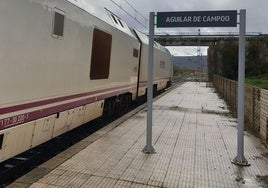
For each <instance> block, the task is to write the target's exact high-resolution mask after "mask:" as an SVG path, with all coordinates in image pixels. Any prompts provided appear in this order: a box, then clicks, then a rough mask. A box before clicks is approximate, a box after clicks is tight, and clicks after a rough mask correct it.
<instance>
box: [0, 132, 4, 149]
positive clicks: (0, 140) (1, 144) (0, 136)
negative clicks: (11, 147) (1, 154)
mask: <svg viewBox="0 0 268 188" xmlns="http://www.w3.org/2000/svg"><path fill="white" fill-rule="evenodd" d="M3 141H4V135H3V134H1V135H0V150H1V149H2V147H3Z"/></svg>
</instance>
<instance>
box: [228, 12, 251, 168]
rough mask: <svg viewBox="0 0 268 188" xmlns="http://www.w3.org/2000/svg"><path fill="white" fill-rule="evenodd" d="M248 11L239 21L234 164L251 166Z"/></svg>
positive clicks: (241, 13)
mask: <svg viewBox="0 0 268 188" xmlns="http://www.w3.org/2000/svg"><path fill="white" fill-rule="evenodd" d="M245 35H246V10H240V20H239V65H238V132H237V156H236V157H235V158H234V159H233V160H232V163H234V164H238V165H243V166H249V165H250V164H249V163H248V161H247V160H246V159H245V157H244V114H245V104H244V103H245V49H246V44H245V43H246V39H245Z"/></svg>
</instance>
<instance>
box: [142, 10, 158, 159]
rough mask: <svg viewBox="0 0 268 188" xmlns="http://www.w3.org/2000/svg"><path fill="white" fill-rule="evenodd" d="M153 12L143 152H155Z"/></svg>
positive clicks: (152, 16)
mask: <svg viewBox="0 0 268 188" xmlns="http://www.w3.org/2000/svg"><path fill="white" fill-rule="evenodd" d="M154 19H155V13H154V12H150V26H149V59H148V60H149V63H148V85H147V135H146V146H145V147H144V148H143V152H144V153H149V154H152V153H155V150H154V148H153V146H152V126H153V120H152V119H153V117H152V116H153V63H154V25H155V24H154V23H155V21H154Z"/></svg>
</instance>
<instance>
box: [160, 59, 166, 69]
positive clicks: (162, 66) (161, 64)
mask: <svg viewBox="0 0 268 188" xmlns="http://www.w3.org/2000/svg"><path fill="white" fill-rule="evenodd" d="M165 67H166V62H165V61H160V69H165Z"/></svg>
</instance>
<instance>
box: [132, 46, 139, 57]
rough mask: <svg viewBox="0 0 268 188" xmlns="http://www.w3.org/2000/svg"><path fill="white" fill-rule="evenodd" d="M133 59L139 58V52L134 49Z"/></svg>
mask: <svg viewBox="0 0 268 188" xmlns="http://www.w3.org/2000/svg"><path fill="white" fill-rule="evenodd" d="M133 57H139V50H138V49H136V48H134V49H133Z"/></svg>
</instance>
